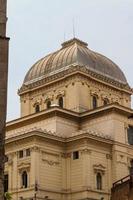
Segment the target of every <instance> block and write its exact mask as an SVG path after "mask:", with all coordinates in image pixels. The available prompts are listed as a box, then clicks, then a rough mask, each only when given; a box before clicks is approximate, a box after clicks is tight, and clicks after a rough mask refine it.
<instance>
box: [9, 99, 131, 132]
mask: <svg viewBox="0 0 133 200" xmlns="http://www.w3.org/2000/svg"><path fill="white" fill-rule="evenodd" d="M111 111H113V112H116V113H119V114H121V115H125V116H126V117H128V118H131V117H132V116H133V110H132V109H130V108H127V107H124V106H121V105H119V104H118V103H112V104H108V105H106V106H101V107H98V108H96V109H93V110H88V111H85V112H82V113H78V112H74V111H71V110H67V109H62V108H60V107H58V106H55V107H52V108H50V109H46V110H43V111H40V112H39V113H34V114H31V115H28V116H25V117H22V118H18V119H15V120H13V121H10V122H8V123H7V124H6V131H10V130H14V129H16V128H17V127H23V126H25V125H28V124H33V123H35V122H37V121H41V120H42V119H46V118H51V117H56V116H57V117H58V116H59V117H62V118H65V119H69V120H73V121H75V122H76V123H80V122H81V121H83V120H84V119H85V118H89V117H92V116H94V115H96V116H98V114H100V115H101V114H107V113H109V112H111Z"/></svg>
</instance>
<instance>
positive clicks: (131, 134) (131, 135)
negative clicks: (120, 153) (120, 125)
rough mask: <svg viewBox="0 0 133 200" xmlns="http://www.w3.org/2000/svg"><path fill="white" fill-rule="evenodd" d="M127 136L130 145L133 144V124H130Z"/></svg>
mask: <svg viewBox="0 0 133 200" xmlns="http://www.w3.org/2000/svg"><path fill="white" fill-rule="evenodd" d="M127 138H128V143H129V144H130V145H133V126H129V127H128V129H127Z"/></svg>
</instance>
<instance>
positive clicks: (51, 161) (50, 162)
mask: <svg viewBox="0 0 133 200" xmlns="http://www.w3.org/2000/svg"><path fill="white" fill-rule="evenodd" d="M42 160H43V162H45V163H47V164H48V165H50V166H53V165H59V164H60V163H59V162H58V161H54V160H48V159H42Z"/></svg>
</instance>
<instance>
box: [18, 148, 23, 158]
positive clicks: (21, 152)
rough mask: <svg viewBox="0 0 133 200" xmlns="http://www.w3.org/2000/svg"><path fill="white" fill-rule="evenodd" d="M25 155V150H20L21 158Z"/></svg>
mask: <svg viewBox="0 0 133 200" xmlns="http://www.w3.org/2000/svg"><path fill="white" fill-rule="evenodd" d="M23 157H24V152H23V150H21V151H19V158H23Z"/></svg>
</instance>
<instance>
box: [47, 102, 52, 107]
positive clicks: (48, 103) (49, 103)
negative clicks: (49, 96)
mask: <svg viewBox="0 0 133 200" xmlns="http://www.w3.org/2000/svg"><path fill="white" fill-rule="evenodd" d="M50 107H51V101H47V109H48V108H50Z"/></svg>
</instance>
